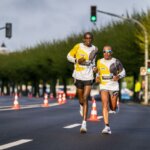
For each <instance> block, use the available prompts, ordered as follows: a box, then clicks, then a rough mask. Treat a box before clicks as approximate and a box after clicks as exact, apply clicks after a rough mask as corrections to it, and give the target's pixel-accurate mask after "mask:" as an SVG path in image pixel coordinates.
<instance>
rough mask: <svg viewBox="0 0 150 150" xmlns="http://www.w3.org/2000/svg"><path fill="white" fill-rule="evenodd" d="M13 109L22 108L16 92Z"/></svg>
mask: <svg viewBox="0 0 150 150" xmlns="http://www.w3.org/2000/svg"><path fill="white" fill-rule="evenodd" d="M12 109H15V110H18V109H20V105H19V102H18V95H17V93H15V98H14V105H13V107H12Z"/></svg>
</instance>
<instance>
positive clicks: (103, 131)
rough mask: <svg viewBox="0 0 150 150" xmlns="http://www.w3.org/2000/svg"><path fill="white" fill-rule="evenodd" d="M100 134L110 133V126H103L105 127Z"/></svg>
mask: <svg viewBox="0 0 150 150" xmlns="http://www.w3.org/2000/svg"><path fill="white" fill-rule="evenodd" d="M102 134H111V130H110V127H108V126H105V128H104V129H103V130H102Z"/></svg>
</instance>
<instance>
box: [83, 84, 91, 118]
mask: <svg viewBox="0 0 150 150" xmlns="http://www.w3.org/2000/svg"><path fill="white" fill-rule="evenodd" d="M91 87H92V86H91V85H86V86H84V93H83V120H87V115H88V96H89V95H90V92H91Z"/></svg>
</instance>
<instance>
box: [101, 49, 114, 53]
mask: <svg viewBox="0 0 150 150" xmlns="http://www.w3.org/2000/svg"><path fill="white" fill-rule="evenodd" d="M103 53H112V50H103Z"/></svg>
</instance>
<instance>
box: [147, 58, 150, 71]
mask: <svg viewBox="0 0 150 150" xmlns="http://www.w3.org/2000/svg"><path fill="white" fill-rule="evenodd" d="M147 73H148V74H150V60H148V61H147Z"/></svg>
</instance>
